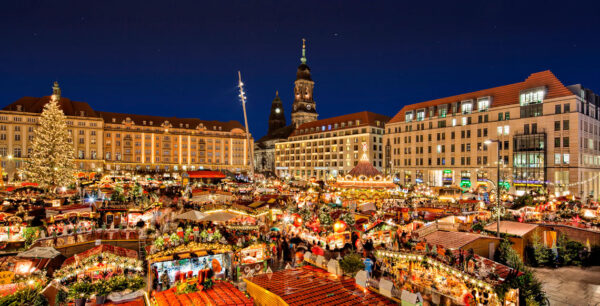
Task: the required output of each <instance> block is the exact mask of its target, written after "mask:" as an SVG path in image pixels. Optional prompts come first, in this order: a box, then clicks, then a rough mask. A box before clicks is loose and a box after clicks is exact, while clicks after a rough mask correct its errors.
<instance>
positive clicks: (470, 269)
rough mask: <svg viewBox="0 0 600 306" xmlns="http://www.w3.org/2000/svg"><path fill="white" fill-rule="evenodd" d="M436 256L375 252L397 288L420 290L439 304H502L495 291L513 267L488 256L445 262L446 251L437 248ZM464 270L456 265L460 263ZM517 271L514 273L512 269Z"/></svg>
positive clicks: (474, 256) (446, 259)
mask: <svg viewBox="0 0 600 306" xmlns="http://www.w3.org/2000/svg"><path fill="white" fill-rule="evenodd" d="M437 252H438V253H439V254H438V255H437V256H436V258H434V257H429V256H426V255H424V254H421V253H410V252H393V251H377V252H376V253H375V256H376V257H377V259H378V262H380V264H381V270H382V271H383V272H384V273H386V274H388V275H391V278H392V279H391V281H392V282H393V283H394V286H395V287H396V288H397V289H398V290H407V291H410V292H420V293H421V294H422V295H423V296H427V297H428V298H430V299H433V300H436V301H438V303H440V304H442V305H446V304H451V305H463V304H466V303H474V302H476V303H479V304H482V305H502V303H503V301H502V300H501V298H500V297H499V296H498V295H497V293H496V292H495V291H494V288H495V287H496V286H498V285H499V284H501V283H502V281H503V280H504V279H505V278H506V277H507V275H508V274H509V273H513V271H512V269H510V268H508V267H506V266H503V265H501V264H499V263H496V262H493V261H491V260H489V259H486V258H483V257H480V256H477V255H473V256H471V257H469V258H468V259H467V260H466V262H464V263H461V264H460V265H458V264H456V265H454V264H448V263H447V261H448V260H451V261H453V260H456V258H458V256H456V258H455V257H452V258H451V259H448V258H445V257H444V255H443V254H445V253H446V252H445V250H443V249H438V250H437ZM463 265H464V267H465V268H464V270H462V269H458V268H457V266H463ZM515 273H516V272H515Z"/></svg>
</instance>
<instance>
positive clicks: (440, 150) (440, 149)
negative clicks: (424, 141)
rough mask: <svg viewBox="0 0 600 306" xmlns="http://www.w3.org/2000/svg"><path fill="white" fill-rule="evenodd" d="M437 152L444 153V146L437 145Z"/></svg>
mask: <svg viewBox="0 0 600 306" xmlns="http://www.w3.org/2000/svg"><path fill="white" fill-rule="evenodd" d="M437 152H438V153H442V145H437Z"/></svg>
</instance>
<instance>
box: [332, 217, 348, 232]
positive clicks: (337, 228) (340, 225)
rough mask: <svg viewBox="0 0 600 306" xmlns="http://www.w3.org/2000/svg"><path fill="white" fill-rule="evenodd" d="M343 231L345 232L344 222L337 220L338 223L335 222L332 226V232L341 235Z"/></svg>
mask: <svg viewBox="0 0 600 306" xmlns="http://www.w3.org/2000/svg"><path fill="white" fill-rule="evenodd" d="M344 230H346V222H344V221H341V220H339V221H336V222H335V223H334V224H333V231H334V232H336V233H341V232H343V231H344Z"/></svg>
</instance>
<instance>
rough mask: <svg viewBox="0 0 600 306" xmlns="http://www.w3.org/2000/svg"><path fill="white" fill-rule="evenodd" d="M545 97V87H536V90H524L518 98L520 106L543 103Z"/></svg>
mask: <svg viewBox="0 0 600 306" xmlns="http://www.w3.org/2000/svg"><path fill="white" fill-rule="evenodd" d="M545 96H546V88H545V87H538V88H533V89H528V90H524V91H522V92H521V96H520V103H521V106H525V105H530V104H538V103H543V102H544V97H545Z"/></svg>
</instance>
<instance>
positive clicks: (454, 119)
mask: <svg viewBox="0 0 600 306" xmlns="http://www.w3.org/2000/svg"><path fill="white" fill-rule="evenodd" d="M452 126H456V118H452Z"/></svg>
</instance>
